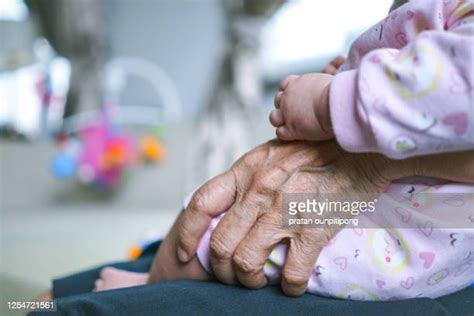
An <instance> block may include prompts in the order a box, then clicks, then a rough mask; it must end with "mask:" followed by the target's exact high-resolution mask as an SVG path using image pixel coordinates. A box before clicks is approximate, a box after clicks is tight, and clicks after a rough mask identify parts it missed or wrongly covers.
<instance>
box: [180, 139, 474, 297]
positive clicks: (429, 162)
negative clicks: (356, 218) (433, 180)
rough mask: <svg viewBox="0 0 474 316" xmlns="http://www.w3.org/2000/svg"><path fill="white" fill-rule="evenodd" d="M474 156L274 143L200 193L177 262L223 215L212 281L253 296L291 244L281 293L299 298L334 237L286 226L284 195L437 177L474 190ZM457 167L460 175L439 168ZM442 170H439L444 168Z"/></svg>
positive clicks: (186, 218)
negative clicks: (272, 260)
mask: <svg viewBox="0 0 474 316" xmlns="http://www.w3.org/2000/svg"><path fill="white" fill-rule="evenodd" d="M472 158H473V154H472V153H467V152H466V153H460V154H445V155H436V156H431V157H420V158H412V159H406V160H390V159H388V158H386V157H384V156H382V155H378V154H351V153H346V152H344V151H342V150H341V149H340V148H339V146H338V145H337V144H336V143H335V142H324V143H310V142H290V143H281V142H279V141H270V142H268V143H266V144H263V145H260V146H258V147H256V148H255V149H254V150H252V151H250V152H249V153H247V154H246V155H244V156H243V157H242V158H241V159H239V160H238V161H237V162H236V163H235V164H234V165H233V166H232V168H231V169H230V170H229V171H227V172H225V173H223V174H221V175H219V176H217V177H215V178H213V179H211V180H210V181H208V182H207V183H206V184H204V185H203V186H202V187H201V188H199V189H198V190H197V191H196V192H195V194H194V196H193V198H192V200H191V203H190V204H189V206H188V207H187V209H186V210H185V211H184V212H183V213H182V214H181V215H180V217H179V218H178V221H177V222H176V224H175V228H174V229H176V236H177V238H176V241H175V243H176V244H175V245H174V247H176V249H177V250H176V251H177V257H178V258H179V260H180V262H183V263H184V262H188V261H189V260H194V259H195V257H194V254H195V253H196V249H197V246H198V244H199V240H200V238H201V237H202V235H203V234H204V232H205V231H206V230H207V228H208V225H209V223H210V220H211V219H212V217H214V216H216V215H219V214H221V213H223V212H224V211H225V210H227V212H226V214H225V215H224V217H223V218H222V220H221V221H220V223H219V224H218V226H217V227H216V229H215V231H214V233H213V235H212V237H211V241H210V248H211V265H212V269H213V272H214V275H215V277H216V278H217V279H218V280H219V281H221V282H223V283H227V284H236V283H240V284H242V285H243V286H245V287H248V288H261V287H263V286H265V285H266V283H267V280H266V278H265V276H264V272H263V265H264V263H265V261H266V259H267V258H268V256H269V254H270V252H271V251H272V249H273V248H274V246H275V245H276V244H277V243H279V242H285V243H287V244H288V246H289V249H288V254H287V260H286V263H285V266H284V267H283V271H282V281H281V286H282V289H283V291H284V292H285V294H287V295H289V296H298V295H302V294H303V293H304V292H305V290H306V287H307V282H308V280H309V276H310V272H311V269H312V267H313V266H314V263H315V262H316V259H317V257H318V255H319V253H320V251H321V250H322V248H323V247H324V246H325V245H326V244H327V242H328V241H329V240H330V239H331V238H332V237H333V236H334V235H335V234H336V233H337V230H335V229H333V228H332V229H330V228H321V229H314V228H305V227H304V226H298V227H296V226H292V227H287V226H285V225H283V221H282V211H281V195H282V193H283V192H287V193H290V192H308V193H309V192H330V193H340V192H359V193H369V194H375V195H376V194H379V193H381V192H382V191H383V190H384V189H385V188H386V187H387V186H388V185H389V184H390V183H391V181H392V180H394V179H397V178H401V177H406V176H413V175H423V176H433V177H439V178H444V179H452V180H457V181H465V182H474V165H473V163H472V162H473V161H474V160H472ZM453 160H456V161H458V162H459V165H457V167H456V168H454V169H457V170H453V169H451V170H449V174H447V173H448V172H447V171H446V168H441V166H442V165H443V161H444V162H446V161H453ZM440 164H441V166H440Z"/></svg>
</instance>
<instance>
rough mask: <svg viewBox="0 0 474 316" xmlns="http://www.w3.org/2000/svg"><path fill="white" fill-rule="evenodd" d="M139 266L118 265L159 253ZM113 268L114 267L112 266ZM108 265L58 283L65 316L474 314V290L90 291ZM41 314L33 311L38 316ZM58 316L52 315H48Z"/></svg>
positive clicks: (207, 285) (182, 287) (188, 287)
mask: <svg viewBox="0 0 474 316" xmlns="http://www.w3.org/2000/svg"><path fill="white" fill-rule="evenodd" d="M156 247H157V244H155V245H154V246H153V247H152V250H150V251H149V252H147V253H146V255H144V256H142V257H141V258H140V259H139V260H137V261H134V262H126V263H117V264H112V265H111V266H115V267H118V268H122V269H126V270H130V271H143V272H145V271H148V269H149V267H150V265H151V262H152V260H153V254H154V252H155V251H156ZM108 266H110V265H108ZM101 268H102V267H99V268H95V269H92V270H89V271H85V272H81V273H78V274H75V275H72V276H69V277H66V278H63V279H59V280H55V281H54V283H53V291H54V296H55V298H57V300H56V302H57V306H58V312H57V314H60V315H242V314H244V315H247V314H248V315H289V314H291V315H300V314H301V315H303V314H305V315H307V314H313V315H323V316H324V315H329V316H338V315H397V316H399V315H403V316H406V315H416V316H423V315H430V316H431V315H455V316H463V315H469V316H472V315H473V314H474V289H472V288H468V289H465V290H463V291H461V292H458V293H456V294H453V295H449V296H445V297H442V298H439V299H436V300H433V299H428V298H418V299H411V300H405V301H398V302H356V301H345V300H337V299H330V298H325V297H320V296H316V295H311V294H306V295H303V296H302V297H299V298H290V297H286V296H284V295H283V294H282V292H281V290H280V289H279V288H278V287H276V286H271V287H267V288H264V289H261V290H247V289H244V288H240V287H236V286H227V285H223V284H219V283H215V282H200V281H168V282H160V283H157V284H150V285H145V286H139V287H133V288H125V289H118V290H113V291H105V292H99V293H90V290H91V289H92V288H93V286H94V281H95V280H96V278H97V276H98V274H99V271H100V269H101ZM38 314H40V313H32V315H38ZM45 315H52V313H50V312H49V313H45Z"/></svg>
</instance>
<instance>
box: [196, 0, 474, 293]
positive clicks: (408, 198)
mask: <svg viewBox="0 0 474 316" xmlns="http://www.w3.org/2000/svg"><path fill="white" fill-rule="evenodd" d="M473 100H474V0H411V1H410V2H408V3H407V4H405V5H403V6H402V7H400V8H399V9H397V10H395V11H393V12H391V13H390V15H389V16H387V17H386V18H385V19H384V20H382V21H380V22H379V23H377V24H376V25H374V26H373V27H372V28H370V29H369V30H367V31H366V32H365V33H364V34H363V35H361V36H360V37H359V38H358V39H357V40H356V41H355V42H354V43H353V45H352V46H351V50H350V52H349V55H348V59H347V61H346V62H345V64H344V65H343V66H342V67H341V69H340V71H339V73H338V74H337V75H335V76H334V78H333V81H332V83H331V90H330V112H331V121H332V124H333V128H334V133H335V136H336V140H337V142H338V143H339V144H340V145H341V146H342V147H343V148H344V149H345V150H347V151H351V152H379V153H382V154H384V155H386V156H388V157H391V158H395V159H405V158H408V157H412V156H417V155H430V154H436V153H443V152H459V151H463V150H473V149H474V103H473ZM447 167H449V166H447ZM420 183H423V181H422V182H411V183H409V184H407V183H406V181H405V183H402V182H400V183H398V182H397V183H392V184H391V185H390V187H389V188H388V190H387V191H386V192H385V193H384V194H382V195H381V196H380V197H379V199H378V204H377V205H378V206H377V208H378V210H380V212H378V214H383V216H382V217H383V218H379V219H377V217H375V218H374V217H370V216H368V215H367V214H360V215H358V216H357V218H358V219H359V223H360V224H359V226H360V227H374V228H357V227H355V228H345V229H342V230H340V231H339V233H338V234H337V235H336V236H335V237H334V238H333V239H332V240H331V241H330V243H329V244H328V245H327V246H326V247H325V248H324V249H323V251H322V252H321V254H320V255H319V257H318V259H317V262H316V264H315V266H314V269H313V271H312V274H311V278H310V281H309V285H308V292H310V293H315V294H321V295H326V296H331V297H339V298H346V299H354V300H393V299H403V298H413V297H438V296H441V295H445V294H449V293H452V292H455V291H457V290H459V289H462V288H464V287H466V286H469V285H470V284H471V283H473V282H474V227H473V226H472V225H471V226H463V227H461V226H462V225H459V222H456V221H453V219H458V220H461V221H460V222H462V221H463V220H465V223H469V222H467V221H470V223H472V224H474V213H473V212H474V201H473V199H472V196H473V193H474V186H472V185H467V184H456V183H444V184H436V185H435V184H420ZM315 191H317V188H315ZM219 219H220V217H219V218H215V219H214V220H213V221H212V224H211V226H210V228H209V230H208V231H207V233H206V234H205V236H204V237H203V239H202V240H201V243H200V246H199V249H198V258H199V260H200V262H201V263H202V265H203V266H204V267H205V269H206V270H207V271H209V272H210V271H211V270H210V265H209V238H210V235H211V233H212V231H213V229H214V228H215V226H216V225H217V223H218V221H219ZM387 221H388V222H387ZM364 222H365V224H367V223H368V222H371V223H370V224H371V225H372V226H371V225H363V224H364ZM454 222H456V223H454ZM387 223H390V225H388V226H387ZM377 224H380V225H379V226H377ZM386 227H391V228H386ZM285 256H286V247H285V246H284V245H278V246H277V247H276V248H275V249H274V251H273V252H272V254H271V255H270V257H269V259H268V261H267V263H266V265H265V273H266V275H267V277H268V278H269V279H270V280H271V281H277V280H278V278H279V275H280V270H281V267H282V266H283V264H284V261H285Z"/></svg>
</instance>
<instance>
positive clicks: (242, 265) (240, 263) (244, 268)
mask: <svg viewBox="0 0 474 316" xmlns="http://www.w3.org/2000/svg"><path fill="white" fill-rule="evenodd" d="M232 262H233V263H234V265H235V266H236V268H237V269H239V271H240V272H243V273H245V274H255V273H257V272H258V271H259V268H258V266H257V265H256V264H255V263H253V262H252V261H251V260H249V259H248V257H247V256H245V255H244V254H242V253H236V254H235V255H234V257H233V258H232Z"/></svg>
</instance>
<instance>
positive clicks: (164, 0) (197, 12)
mask: <svg viewBox="0 0 474 316" xmlns="http://www.w3.org/2000/svg"><path fill="white" fill-rule="evenodd" d="M105 6H106V8H105V14H106V28H107V30H106V34H107V37H108V38H107V42H108V45H109V47H108V54H107V55H108V58H113V57H117V56H133V57H139V58H144V59H147V60H149V61H152V62H154V63H156V64H157V65H158V66H160V67H162V68H163V70H165V71H166V72H167V73H168V74H169V75H170V77H171V79H172V80H173V81H174V82H175V84H176V85H177V88H178V92H179V94H180V96H181V101H182V103H183V107H184V113H185V115H186V116H187V117H186V119H189V118H191V117H192V115H194V114H196V113H197V111H198V108H199V107H200V106H201V105H202V104H203V102H205V101H206V97H207V93H208V91H209V90H210V88H211V85H212V83H213V80H214V72H215V71H216V67H217V66H218V63H217V62H216V61H217V60H218V58H219V56H220V52H221V50H222V48H223V47H222V46H223V30H222V26H223V23H222V22H223V21H222V18H223V15H222V12H221V8H220V4H219V1H218V0H157V1H151V0H133V1H127V0H105ZM123 100H124V103H126V104H139V105H153V104H150V102H158V100H157V99H156V95H154V94H153V91H152V90H151V89H150V87H149V86H147V85H144V84H143V82H141V81H140V80H138V79H135V80H133V81H132V82H130V86H129V89H128V90H127V91H126V92H125V93H124V98H123Z"/></svg>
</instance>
